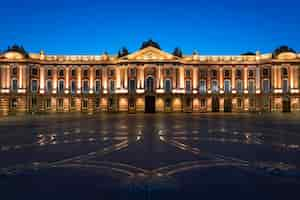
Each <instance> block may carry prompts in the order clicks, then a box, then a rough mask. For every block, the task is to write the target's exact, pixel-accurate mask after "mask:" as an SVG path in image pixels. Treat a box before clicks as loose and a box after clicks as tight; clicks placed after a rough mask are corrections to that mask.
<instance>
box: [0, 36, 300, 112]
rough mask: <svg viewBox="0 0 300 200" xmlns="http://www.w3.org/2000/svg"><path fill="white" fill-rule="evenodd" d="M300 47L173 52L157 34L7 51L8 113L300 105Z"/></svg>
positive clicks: (0, 103)
mask: <svg viewBox="0 0 300 200" xmlns="http://www.w3.org/2000/svg"><path fill="white" fill-rule="evenodd" d="M299 70H300V54H297V53H296V52H295V51H293V50H292V49H289V48H287V47H281V48H279V49H277V50H276V51H274V53H268V54H260V53H259V52H256V53H255V54H253V53H247V54H244V55H237V56H205V55H199V54H197V53H193V54H192V55H181V53H178V52H177V53H176V52H175V53H173V54H170V53H167V52H164V51H162V50H161V49H160V47H159V45H158V44H157V43H155V42H153V41H148V42H145V43H144V44H143V46H142V47H141V49H140V50H138V51H136V52H134V53H131V54H129V53H125V54H123V55H122V54H119V55H118V56H112V55H108V54H107V53H105V54H103V55H95V56H76V55H70V56H58V55H46V54H45V53H44V52H40V53H38V54H31V53H27V52H26V51H25V50H24V49H23V48H20V47H17V46H14V47H12V48H10V49H8V50H7V51H5V52H3V53H2V54H1V55H0V83H1V84H0V87H1V88H0V114H1V115H7V114H10V113H26V112H30V113H32V112H41V113H54V112H87V113H97V112H132V113H134V112H251V111H259V112H260V111H262V112H263V111H266V112H296V111H300V81H299V80H300V71H299Z"/></svg>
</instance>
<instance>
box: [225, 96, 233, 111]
mask: <svg viewBox="0 0 300 200" xmlns="http://www.w3.org/2000/svg"><path fill="white" fill-rule="evenodd" d="M231 111H232V100H231V98H225V99H224V112H231Z"/></svg>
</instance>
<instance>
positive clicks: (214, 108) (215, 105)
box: [212, 96, 220, 112]
mask: <svg viewBox="0 0 300 200" xmlns="http://www.w3.org/2000/svg"><path fill="white" fill-rule="evenodd" d="M219 111H220V104H219V98H218V97H217V96H213V97H212V112H219Z"/></svg>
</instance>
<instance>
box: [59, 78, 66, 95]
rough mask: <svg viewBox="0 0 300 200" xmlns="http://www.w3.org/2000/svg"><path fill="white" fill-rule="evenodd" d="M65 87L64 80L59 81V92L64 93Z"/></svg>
mask: <svg viewBox="0 0 300 200" xmlns="http://www.w3.org/2000/svg"><path fill="white" fill-rule="evenodd" d="M64 87H65V81H64V80H59V82H58V92H60V93H63V92H64Z"/></svg>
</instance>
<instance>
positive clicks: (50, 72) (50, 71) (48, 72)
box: [47, 69, 52, 77]
mask: <svg viewBox="0 0 300 200" xmlns="http://www.w3.org/2000/svg"><path fill="white" fill-rule="evenodd" d="M47 75H48V77H51V76H52V70H51V69H48V71H47Z"/></svg>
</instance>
